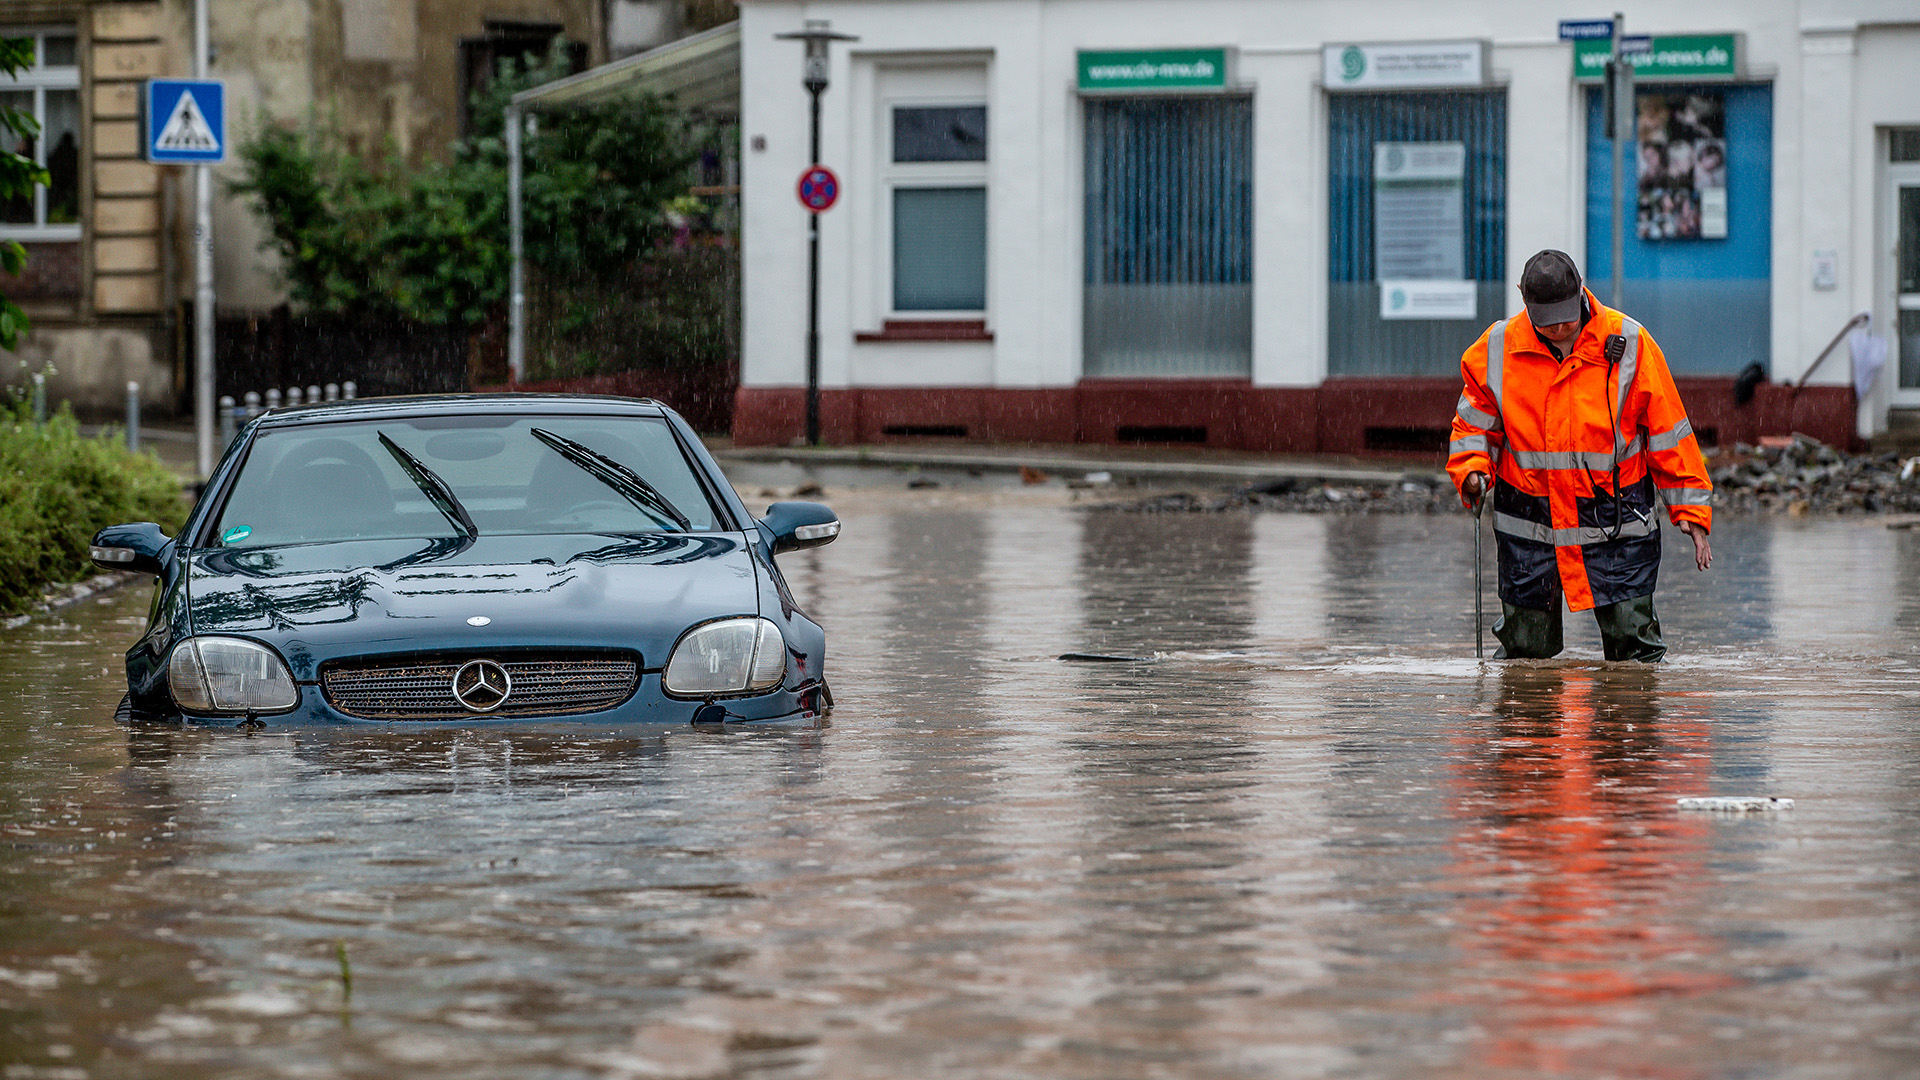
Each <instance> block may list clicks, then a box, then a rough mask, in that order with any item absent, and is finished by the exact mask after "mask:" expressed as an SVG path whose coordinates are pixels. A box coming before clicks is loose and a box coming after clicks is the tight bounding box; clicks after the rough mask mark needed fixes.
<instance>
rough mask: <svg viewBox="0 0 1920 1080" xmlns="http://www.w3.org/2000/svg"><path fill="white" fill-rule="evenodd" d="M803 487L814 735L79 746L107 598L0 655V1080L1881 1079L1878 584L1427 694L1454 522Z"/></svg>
mask: <svg viewBox="0 0 1920 1080" xmlns="http://www.w3.org/2000/svg"><path fill="white" fill-rule="evenodd" d="M789 479H790V478H787V477H782V476H774V475H772V474H771V473H769V474H768V476H767V477H766V478H759V477H754V476H750V477H747V478H745V479H742V480H741V481H740V483H739V486H740V489H741V491H742V493H743V494H745V495H746V496H747V501H748V503H749V505H752V506H756V507H758V506H761V505H764V504H765V502H766V501H767V499H766V498H763V497H759V496H758V492H759V490H760V488H761V486H762V484H763V483H786V482H787V481H788V480H789ZM826 484H827V491H826V493H825V499H826V500H827V501H829V502H830V503H831V504H832V505H833V506H834V507H835V508H836V509H837V510H838V511H839V512H840V514H841V516H842V519H843V520H844V521H845V531H844V533H843V535H842V537H841V539H840V540H839V541H838V542H836V543H835V544H833V545H831V546H829V547H826V548H822V549H816V550H810V551H803V552H796V553H793V554H790V555H786V556H783V557H782V560H781V562H782V566H783V567H784V569H785V571H786V573H787V575H788V577H789V579H790V581H791V583H792V585H793V588H794V591H795V593H796V594H797V596H798V598H799V599H800V601H801V603H802V605H803V606H804V607H806V608H807V609H808V610H809V611H810V612H811V613H812V614H813V615H814V617H815V618H817V619H819V620H820V621H821V622H822V623H823V624H824V625H825V626H826V627H827V631H828V635H829V637H828V641H829V661H828V673H829V676H830V678H831V680H832V684H833V689H834V691H835V696H836V697H837V699H838V708H837V710H836V711H835V713H834V714H833V716H832V719H831V722H830V723H829V724H827V725H825V726H823V727H820V728H817V729H808V730H777V731H756V732H745V733H742V732H731V733H706V732H698V731H694V730H691V729H686V728H674V729H670V730H664V731H661V730H650V731H635V732H633V733H632V734H631V735H630V736H608V735H603V734H596V735H591V736H587V735H577V734H567V733H558V734H556V733H552V732H542V733H529V732H524V731H522V732H513V731H509V730H485V731H465V732H444V731H419V730H415V731H409V730H406V729H405V728H404V726H396V727H395V728H393V729H381V730H377V731H349V732H342V733H337V734H322V735H317V736H316V735H314V734H312V733H302V734H300V735H298V736H293V735H288V734H284V733H276V732H274V731H273V729H272V728H271V727H269V729H268V730H267V731H266V732H265V733H263V734H260V735H255V736H251V737H249V736H246V735H243V734H241V733H239V732H236V731H229V730H215V731H202V730H192V731H183V732H171V731H160V732H136V733H129V731H128V730H127V729H125V728H123V727H119V726H117V725H115V723H114V722H113V720H112V712H113V708H114V706H115V704H116V703H117V702H118V701H119V698H120V695H121V693H122V691H123V689H124V679H123V676H122V673H121V669H120V662H121V661H120V657H121V653H122V652H123V651H124V649H125V648H126V646H127V644H128V643H129V642H131V641H132V639H133V638H134V636H135V635H136V633H137V632H138V627H139V626H140V625H141V623H142V621H143V620H144V617H145V614H146V610H147V605H148V602H149V590H148V589H147V588H145V587H137V588H129V589H124V590H121V591H119V592H116V593H112V594H108V595H106V596H103V597H99V598H96V599H92V600H88V601H85V602H83V603H82V604H80V605H78V606H76V607H74V608H69V609H67V610H65V611H64V612H61V613H59V614H58V615H56V616H53V617H49V618H43V619H40V620H37V621H35V622H33V623H31V624H29V625H27V626H25V627H22V628H19V629H15V630H12V631H7V632H4V633H0V840H3V841H4V842H3V843H0V874H3V875H4V876H0V904H3V905H4V917H0V1065H3V1066H4V1070H3V1071H0V1076H4V1078H5V1080H41V1078H44V1080H93V1078H113V1077H148V1076H208V1077H289V1078H294V1077H336V1076H338V1077H389V1076H407V1077H437V1076H445V1077H462V1078H471V1077H501V1078H506V1077H514V1078H527V1077H556V1078H574V1077H579V1078H597V1077H609V1078H615V1077H633V1078H641V1077H680V1078H694V1077H731V1076H739V1077H767V1078H773V1077H781V1078H787V1077H792V1078H807V1077H821V1078H872V1080H880V1078H888V1080H898V1078H908V1077H935V1076H957V1077H993V1078H1033V1080H1083V1078H1084V1080H1096V1078H1133V1077H1141V1078H1146V1077H1179V1078H1195V1080H1212V1078H1254V1077H1282V1076H1285V1077H1296V1076H1299V1077H1317V1076H1325V1077H1416V1076H1417V1077H1432V1076H1458V1077H1481V1076H1496V1077H1516V1078H1517V1077H1536V1076H1582V1077H1587V1076H1592V1077H1600V1076H1635V1077H1676V1078H1694V1077H1698V1078H1719V1077H1726V1078H1734V1077H1742V1078H1744V1077H1808V1078H1812V1077H1819V1078H1829V1077H1862V1078H1866V1077H1893V1076H1920V678H1917V676H1920V531H1912V530H1909V531H1894V530H1889V529H1887V528H1885V527H1884V524H1883V522H1882V521H1881V520H1878V519H1873V518H1858V517H1855V518H1831V519H1817V518H1815V519H1793V518H1786V517H1778V518H1760V517H1733V516H1726V517H1723V518H1722V520H1721V522H1720V524H1719V527H1718V528H1717V529H1716V531H1715V533H1714V537H1713V545H1714V551H1715V554H1716V557H1717V558H1716V565H1715V568H1714V569H1713V571H1711V572H1710V573H1708V574H1704V575H1700V574H1695V573H1693V572H1692V570H1691V565H1690V563H1691V558H1690V549H1689V548H1688V546H1687V543H1686V540H1685V538H1684V537H1683V536H1680V535H1679V534H1678V532H1677V531H1675V530H1672V529H1668V530H1666V533H1665V535H1666V538H1667V551H1666V560H1665V562H1664V564H1663V570H1664V573H1663V581H1662V585H1661V590H1660V593H1659V603H1660V615H1661V621H1662V623H1663V625H1664V627H1665V630H1666V634H1667V639H1668V643H1669V645H1670V647H1671V652H1670V653H1669V662H1668V663H1666V664H1664V665H1661V666H1659V667H1658V668H1652V669H1649V668H1642V667H1635V666H1630V665H1612V664H1605V663H1602V662H1601V661H1600V660H1599V656H1600V646H1599V637H1598V633H1597V632H1596V630H1595V629H1594V625H1593V620H1592V618H1591V617H1590V616H1588V615H1586V614H1584V613H1583V614H1581V615H1578V616H1574V617H1571V618H1569V619H1568V621H1567V636H1568V642H1569V649H1568V652H1567V654H1566V655H1565V656H1563V657H1562V658H1561V659H1558V660H1555V661H1551V662H1524V663H1514V664H1497V663H1492V662H1488V663H1486V664H1484V665H1483V664H1478V663H1476V662H1475V661H1474V659H1473V576H1472V571H1471V561H1470V558H1471V552H1470V546H1469V545H1470V542H1471V535H1472V533H1471V520H1470V519H1468V518H1466V517H1464V516H1462V515H1457V514H1454V515H1442V516H1425V515H1406V516H1385V515H1382V516H1360V515H1349V516H1337V515H1295V514H1264V515H1263V514H1244V513H1227V514H1135V513H1117V512H1087V511H1085V510H1083V509H1079V508H1076V507H1074V506H1072V505H1070V504H1069V500H1068V494H1067V493H1066V492H1064V491H1062V490H1060V489H1057V488H1051V487H1049V488H1044V489H1033V490H1028V489H1020V488H1018V487H1009V486H1005V485H996V484H993V483H986V482H977V483H968V482H964V481H963V482H962V483H960V484H959V485H957V486H956V485H953V484H949V485H947V486H944V487H939V488H930V489H925V490H913V491H907V490H902V487H901V485H902V481H901V480H900V479H899V478H897V477H894V478H891V479H887V480H886V481H885V484H884V485H875V486H870V487H860V488H850V487H847V486H845V485H844V484H842V483H839V482H836V480H835V478H834V477H832V476H829V477H828V478H827V480H826ZM1490 546H1491V545H1490V544H1489V549H1490ZM1489 565H1490V562H1489ZM1492 581H1493V575H1492V573H1491V572H1489V574H1488V587H1489V589H1491V588H1492ZM1488 603H1489V606H1490V608H1491V609H1492V610H1494V611H1497V610H1498V601H1497V600H1496V599H1495V598H1493V597H1492V596H1491V595H1489V598H1488ZM1490 623H1491V617H1490V618H1489V624H1490ZM1487 641H1488V651H1489V654H1490V653H1491V651H1492V647H1493V645H1494V642H1493V639H1492V636H1491V634H1490V633H1489V635H1488V638H1487ZM1069 652H1084V653H1098V654H1110V655H1118V656H1132V657H1143V658H1146V659H1143V660H1139V661H1134V662H1114V663H1069V662H1062V661H1060V660H1058V659H1056V658H1057V657H1058V656H1059V655H1060V654H1063V653H1069ZM1723 794H1725V795H1775V796H1784V797H1788V798H1792V799H1794V800H1795V802H1796V805H1795V806H1794V808H1793V809H1792V810H1790V811H1784V812H1778V813H1767V814H1754V815H1749V816H1731V815H1721V814H1711V813H1696V812H1682V811H1679V810H1677V809H1676V806H1675V803H1676V800H1678V799H1680V798H1682V797H1685V796H1691V795H1723Z"/></svg>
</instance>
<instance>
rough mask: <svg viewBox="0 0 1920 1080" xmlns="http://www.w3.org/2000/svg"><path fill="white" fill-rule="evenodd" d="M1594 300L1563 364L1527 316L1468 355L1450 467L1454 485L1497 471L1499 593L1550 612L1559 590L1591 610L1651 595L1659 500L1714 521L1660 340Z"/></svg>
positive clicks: (1702, 463)
mask: <svg viewBox="0 0 1920 1080" xmlns="http://www.w3.org/2000/svg"><path fill="white" fill-rule="evenodd" d="M1586 298H1587V303H1588V305H1589V308H1590V310H1591V311H1592V312H1593V315H1592V317H1591V318H1590V319H1588V321H1587V325H1586V326H1584V327H1582V328H1581V330H1580V336H1579V337H1578V338H1575V339H1574V341H1573V344H1572V347H1571V349H1570V351H1569V352H1568V354H1567V357H1566V359H1565V360H1564V361H1562V360H1556V359H1555V358H1554V356H1553V353H1552V352H1551V351H1550V350H1549V348H1548V346H1547V345H1546V343H1545V342H1543V341H1541V340H1540V338H1539V337H1538V336H1536V335H1535V334H1534V332H1533V323H1532V321H1531V320H1529V319H1528V318H1527V316H1526V314H1525V313H1524V312H1522V313H1521V314H1519V315H1516V316H1514V317H1513V318H1511V319H1507V320H1505V321H1504V322H1497V323H1494V324H1493V325H1492V326H1491V327H1488V328H1487V332H1486V333H1485V334H1483V335H1481V337H1480V340H1478V341H1476V342H1474V343H1473V344H1472V345H1471V346H1470V347H1468V349H1467V351H1466V352H1465V353H1464V354H1463V355H1462V356H1461V357H1460V376H1461V380H1462V382H1464V383H1465V390H1464V391H1463V392H1462V393H1461V395H1460V404H1459V407H1458V408H1457V410H1456V412H1455V415H1454V418H1453V441H1452V444H1451V446H1450V447H1449V455H1448V458H1447V472H1448V473H1449V474H1451V475H1452V477H1453V482H1454V486H1455V487H1459V486H1460V485H1461V484H1464V483H1465V482H1466V479H1467V476H1468V475H1469V474H1471V473H1475V472H1483V473H1486V474H1488V475H1489V476H1491V477H1493V478H1494V485H1493V495H1492V498H1493V502H1492V505H1491V507H1490V510H1491V513H1492V519H1493V530H1494V535H1495V538H1496V540H1497V541H1498V546H1499V552H1500V597H1501V599H1503V600H1505V601H1506V602H1508V603H1510V604H1512V605H1514V606H1515V607H1523V608H1533V609H1535V610H1545V609H1548V608H1551V607H1554V606H1557V603H1558V601H1557V595H1556V594H1561V593H1564V595H1565V596H1566V599H1567V608H1568V609H1569V610H1571V611H1584V610H1586V609H1588V608H1591V607H1593V606H1594V605H1595V604H1615V603H1619V602H1620V601H1622V600H1631V599H1633V598H1635V597H1639V596H1646V595H1648V594H1650V593H1652V592H1653V586H1654V578H1655V576H1656V573H1657V571H1658V569H1659V565H1660V533H1659V525H1658V523H1657V522H1656V520H1655V518H1654V514H1655V512H1656V511H1657V509H1658V507H1657V505H1656V503H1655V500H1656V499H1658V501H1659V502H1660V503H1664V504H1666V507H1667V513H1668V515H1669V516H1670V517H1671V518H1672V520H1673V523H1674V524H1676V525H1678V524H1679V523H1681V522H1683V521H1691V522H1694V523H1696V524H1698V525H1699V526H1700V527H1701V528H1703V529H1711V528H1712V526H1713V505H1712V500H1713V483H1712V481H1710V480H1708V479H1707V463H1706V460H1705V459H1704V458H1702V457H1701V454H1700V446H1699V444H1698V443H1697V442H1696V441H1695V440H1694V437H1693V425H1692V424H1691V423H1689V422H1688V420H1687V411H1686V408H1685V406H1683V405H1681V403H1680V394H1679V391H1677V390H1675V389H1674V385H1673V375H1672V374H1671V373H1670V372H1668V370H1667V361H1666V357H1664V356H1662V355H1661V353H1660V346H1658V345H1656V344H1654V341H1653V336H1652V335H1651V334H1648V333H1647V332H1646V331H1645V330H1644V329H1642V328H1641V327H1640V324H1638V323H1636V322H1634V321H1633V320H1632V319H1629V318H1627V317H1626V316H1625V315H1622V314H1621V313H1620V312H1618V311H1614V310H1613V309H1611V308H1607V307H1603V306H1601V304H1600V302H1599V301H1598V300H1596V299H1594V296H1593V294H1592V293H1591V292H1588V293H1587V294H1586ZM1612 334H1620V335H1622V336H1623V337H1624V338H1625V349H1624V350H1623V351H1622V354H1621V357H1620V360H1619V362H1618V363H1611V362H1609V361H1608V359H1607V356H1606V351H1605V347H1606V341H1607V338H1608V336H1609V335H1612ZM1616 461H1617V462H1618V465H1619V470H1620V471H1619V484H1620V487H1619V493H1618V494H1619V497H1618V499H1616V498H1615V493H1614V486H1613V485H1614V465H1615V463H1616ZM1616 510H1617V513H1616ZM1556 586H1557V587H1556Z"/></svg>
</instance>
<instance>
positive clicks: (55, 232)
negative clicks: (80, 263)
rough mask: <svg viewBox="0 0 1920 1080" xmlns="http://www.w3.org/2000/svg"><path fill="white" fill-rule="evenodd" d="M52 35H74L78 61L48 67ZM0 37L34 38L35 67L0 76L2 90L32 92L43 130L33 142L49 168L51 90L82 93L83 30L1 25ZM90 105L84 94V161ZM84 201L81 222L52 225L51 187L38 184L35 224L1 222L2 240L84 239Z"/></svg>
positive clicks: (81, 147)
mask: <svg viewBox="0 0 1920 1080" xmlns="http://www.w3.org/2000/svg"><path fill="white" fill-rule="evenodd" d="M50 35H51V36H56V37H72V38H73V39H74V62H73V65H72V66H70V67H47V66H46V55H47V38H48V36H50ZM0 37H8V38H24V37H30V38H32V39H33V66H32V67H31V68H28V69H27V70H25V71H22V72H20V73H19V74H18V75H15V76H14V77H13V78H11V79H6V78H0V90H9V91H21V90H30V91H32V93H33V116H34V119H36V120H38V121H40V129H41V134H40V136H39V137H38V138H36V139H34V145H33V150H34V157H35V158H36V159H37V160H38V162H39V164H40V167H41V168H46V165H47V149H48V146H47V138H46V121H47V91H49V90H72V91H75V92H76V93H79V91H80V90H81V86H80V29H79V27H77V26H61V25H57V24H46V25H34V26H4V25H0ZM86 106H87V102H86V96H85V95H84V94H80V130H79V132H78V134H79V136H80V143H81V145H80V159H81V161H82V162H83V163H84V162H85V161H86V137H87V136H86V127H87V125H86V117H87V107H86ZM84 172H85V166H84V164H83V165H82V174H83V175H84ZM82 187H83V188H84V187H85V185H84V184H82ZM80 201H81V203H82V205H81V206H80V208H79V214H80V217H81V219H82V220H81V221H72V222H60V223H57V224H51V225H49V224H47V223H46V220H47V186H46V185H45V184H36V185H35V186H34V189H33V218H34V222H35V224H32V225H23V224H19V223H7V222H0V240H26V241H63V240H79V239H80V238H81V234H82V232H83V231H84V227H83V222H84V220H85V217H86V210H85V206H84V201H85V200H84V199H82V200H80Z"/></svg>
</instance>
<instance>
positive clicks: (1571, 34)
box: [1560, 19, 1613, 41]
mask: <svg viewBox="0 0 1920 1080" xmlns="http://www.w3.org/2000/svg"><path fill="white" fill-rule="evenodd" d="M1612 36H1613V20H1612V19H1561V20H1560V40H1561V41H1586V40H1588V39H1590V38H1610V37H1612Z"/></svg>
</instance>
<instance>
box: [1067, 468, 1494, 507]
mask: <svg viewBox="0 0 1920 1080" xmlns="http://www.w3.org/2000/svg"><path fill="white" fill-rule="evenodd" d="M1089 509H1099V510H1119V511H1125V512H1127V513H1137V514H1208V513H1214V514H1217V513H1224V512H1226V511H1229V510H1256V511H1274V512H1283V513H1296V514H1435V513H1448V512H1450V511H1458V510H1461V506H1460V499H1459V496H1457V495H1455V494H1454V491H1453V485H1452V484H1451V483H1450V482H1448V481H1447V479H1446V478H1445V477H1441V476H1427V475H1421V474H1416V473H1409V474H1407V475H1406V476H1403V477H1401V478H1400V479H1399V480H1398V481H1396V482H1394V483H1391V484H1323V483H1320V482H1318V481H1309V480H1297V479H1293V478H1281V479H1278V480H1268V481H1265V482H1263V483H1259V484H1250V485H1247V486H1244V487H1238V488H1233V489H1231V490H1224V491H1213V492H1202V493H1198V494H1196V493H1194V492H1191V491H1170V492H1166V493H1164V494H1160V495H1153V496H1149V497H1147V498H1144V499H1136V500H1132V501H1128V502H1111V503H1101V504H1097V505H1095V506H1093V507H1090V508H1089Z"/></svg>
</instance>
